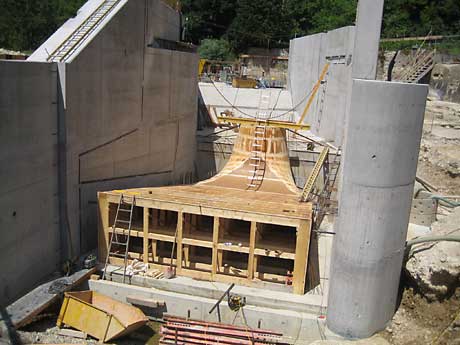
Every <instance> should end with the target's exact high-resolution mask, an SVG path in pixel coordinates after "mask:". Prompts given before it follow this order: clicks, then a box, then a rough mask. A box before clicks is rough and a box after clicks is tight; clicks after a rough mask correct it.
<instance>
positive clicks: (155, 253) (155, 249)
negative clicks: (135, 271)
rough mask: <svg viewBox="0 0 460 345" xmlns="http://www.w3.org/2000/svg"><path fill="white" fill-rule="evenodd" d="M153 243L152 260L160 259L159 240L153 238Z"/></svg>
mask: <svg viewBox="0 0 460 345" xmlns="http://www.w3.org/2000/svg"><path fill="white" fill-rule="evenodd" d="M151 243H152V260H153V261H158V242H157V240H151Z"/></svg>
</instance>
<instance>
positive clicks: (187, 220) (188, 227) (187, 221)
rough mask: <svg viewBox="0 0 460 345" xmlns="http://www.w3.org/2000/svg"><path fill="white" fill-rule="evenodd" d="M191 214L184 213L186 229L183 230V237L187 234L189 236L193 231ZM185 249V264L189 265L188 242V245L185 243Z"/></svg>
mask: <svg viewBox="0 0 460 345" xmlns="http://www.w3.org/2000/svg"><path fill="white" fill-rule="evenodd" d="M191 217H192V216H191V214H184V230H183V236H182V237H185V236H188V235H190V233H191V226H192V224H191ZM183 247H184V249H183V253H184V254H183V256H184V257H183V260H184V262H185V266H187V267H188V266H189V265H190V246H189V245H188V244H186V245H183Z"/></svg>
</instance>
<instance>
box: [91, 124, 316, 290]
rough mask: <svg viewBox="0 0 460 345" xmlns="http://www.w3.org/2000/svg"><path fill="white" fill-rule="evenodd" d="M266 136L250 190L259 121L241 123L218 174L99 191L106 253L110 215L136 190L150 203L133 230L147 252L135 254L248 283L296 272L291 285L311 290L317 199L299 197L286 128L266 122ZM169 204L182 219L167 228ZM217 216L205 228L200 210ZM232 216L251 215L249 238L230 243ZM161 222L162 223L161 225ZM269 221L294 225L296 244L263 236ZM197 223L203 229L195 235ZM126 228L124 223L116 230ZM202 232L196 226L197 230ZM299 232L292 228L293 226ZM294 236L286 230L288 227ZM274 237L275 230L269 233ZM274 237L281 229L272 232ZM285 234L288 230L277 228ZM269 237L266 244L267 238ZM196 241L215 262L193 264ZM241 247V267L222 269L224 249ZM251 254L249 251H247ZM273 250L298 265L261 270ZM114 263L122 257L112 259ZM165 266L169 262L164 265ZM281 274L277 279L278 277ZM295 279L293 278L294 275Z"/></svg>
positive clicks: (140, 201)
mask: <svg viewBox="0 0 460 345" xmlns="http://www.w3.org/2000/svg"><path fill="white" fill-rule="evenodd" d="M266 133H267V134H266V142H265V144H264V145H263V148H262V151H263V153H264V154H263V157H264V161H265V169H266V171H265V174H264V179H263V181H262V183H261V184H260V186H259V188H258V189H257V190H256V191H254V190H248V189H247V184H248V176H249V174H250V169H251V168H250V166H249V159H250V152H251V148H252V141H253V136H254V128H253V127H252V128H251V127H242V128H240V130H239V135H238V139H237V141H236V143H235V147H234V150H233V153H232V157H231V158H230V160H229V162H228V163H227V165H226V166H225V167H224V169H223V170H222V171H221V172H220V173H219V174H217V175H216V176H214V177H213V178H211V179H208V180H206V181H202V182H200V183H197V184H194V185H186V186H168V187H155V188H136V189H129V190H123V191H120V190H117V191H109V192H100V193H99V207H100V214H101V225H102V226H101V232H100V236H99V238H100V244H99V247H100V257H101V258H104V257H105V255H106V250H107V244H108V240H109V234H110V232H111V231H112V228H111V226H112V224H113V220H111V219H110V216H109V212H110V210H109V208H110V204H113V206H112V207H115V206H116V204H117V203H118V201H119V198H120V194H123V195H124V197H125V198H128V200H129V199H130V198H131V197H133V196H135V198H136V206H137V207H139V208H143V217H141V218H142V220H141V222H143V225H142V226H140V227H139V229H135V230H134V231H132V232H131V235H132V236H134V237H141V238H143V240H142V253H137V254H136V253H131V252H130V255H131V258H132V259H134V258H138V259H141V260H144V262H149V263H151V264H152V266H154V267H157V266H161V264H163V265H167V264H168V263H172V264H173V265H175V267H176V271H177V274H178V275H184V276H190V277H193V278H197V279H204V280H212V281H221V282H235V283H238V284H241V285H248V286H261V285H263V284H262V282H261V280H260V279H259V278H260V277H262V278H264V277H267V276H269V277H272V276H273V277H276V278H277V279H278V280H277V281H278V282H280V280H279V279H286V281H289V274H292V286H289V288H290V291H293V292H294V293H297V294H303V293H304V291H305V281H306V270H307V258H308V251H309V243H310V227H311V215H312V205H311V203H305V202H300V201H299V195H300V191H299V190H298V189H297V187H296V186H295V183H294V180H293V177H292V173H291V169H290V165H289V156H288V150H287V145H286V136H285V131H284V130H283V129H279V128H267V130H266ZM164 211H172V212H177V221H175V223H174V224H175V225H172V226H169V228H168V229H165V228H161V227H160V226H159V225H160V223H161V217H165V212H164ZM202 216H209V217H213V222H212V225H211V227H210V230H209V231H210V232H208V234H209V235H207V234H203V233H202V232H201V230H202V229H201V228H200V226H201V224H200V222H199V221H197V217H202ZM229 220H243V221H246V222H249V223H250V224H249V225H248V229H249V231H248V235H247V240H241V239H240V240H239V242H240V243H239V244H235V243H232V244H228V243H224V242H225V241H224V240H223V236H225V234H226V233H227V226H228V221H229ZM156 224H158V226H157V225H156ZM267 225H276V226H280V227H279V228H278V231H281V232H283V231H288V230H289V228H283V227H291V229H294V231H295V239H294V242H293V243H292V246H291V247H289V246H288V247H289V248H288V247H286V246H285V245H284V243H281V242H282V241H280V240H278V239H275V240H273V239H272V240H270V238H268V239H267V238H265V239H263V241H262V239H261V236H260V234H261V233H262V232H263V231H262V229H263V228H264V227H265V226H267ZM191 228H194V229H198V230H197V234H196V235H191ZM116 231H117V232H118V233H123V230H122V229H116ZM194 231H195V230H194ZM291 231H292V230H291ZM286 235H287V233H286ZM267 236H268V235H267ZM273 236H276V234H275V235H273ZM278 236H279V238H282V237H283V236H285V235H284V234H281V233H280V234H278ZM160 242H169V243H172V242H177V249H176V258H175V259H174V258H173V259H172V262H171V257H170V255H169V256H168V257H161V256H160V255H159V251H157V244H158V243H160ZM262 242H263V243H262ZM194 247H200V248H209V249H208V250H210V252H209V253H210V254H209V255H210V256H211V258H210V262H209V263H208V264H206V263H196V264H193V265H190V256H191V255H192V254H193V251H194V249H196V248H194ZM229 252H233V253H240V254H243V256H242V257H244V258H245V259H244V260H243V261H244V262H243V263H241V264H242V265H243V266H245V265H246V266H245V267H244V268H243V269H240V270H239V273H238V274H234V275H232V274H231V272H230V273H229V270H228V269H225V271H223V266H224V264H223V260H224V257H223V255H224V253H229ZM245 255H247V258H246V256H245ZM264 257H270V258H276V259H279V260H293V270H292V272H291V273H287V272H286V273H285V274H284V276H283V275H282V276H280V275H274V274H265V275H264V274H260V272H259V271H258V265H259V263H260V260H261V258H264ZM110 261H111V262H113V263H120V261H119V260H117V259H116V258H113V259H111V260H110ZM163 267H164V266H163ZM275 280H276V279H275ZM288 285H290V282H288Z"/></svg>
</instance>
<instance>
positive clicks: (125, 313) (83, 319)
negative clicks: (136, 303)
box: [56, 291, 148, 342]
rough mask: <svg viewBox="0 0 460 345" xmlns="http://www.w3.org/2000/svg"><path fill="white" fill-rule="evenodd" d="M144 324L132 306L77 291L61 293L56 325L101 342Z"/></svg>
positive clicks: (139, 313)
mask: <svg viewBox="0 0 460 345" xmlns="http://www.w3.org/2000/svg"><path fill="white" fill-rule="evenodd" d="M147 321H148V319H147V317H146V316H145V315H144V313H142V311H141V310H140V309H138V308H136V307H133V306H130V305H128V304H124V303H121V302H118V301H115V300H113V299H111V298H110V297H107V296H104V295H102V294H99V293H97V292H94V291H79V292H68V293H66V294H65V297H64V302H63V303H62V307H61V312H60V313H59V317H58V320H57V323H56V324H57V326H58V327H62V326H63V325H64V324H65V325H67V326H70V327H73V328H76V329H78V330H81V331H83V332H85V333H87V334H89V335H91V336H92V337H94V338H96V339H98V340H100V341H103V342H105V341H109V340H111V339H114V338H119V337H121V336H123V335H126V334H129V333H131V332H132V331H134V330H136V329H138V328H139V327H141V326H143V325H145V324H146V323H147Z"/></svg>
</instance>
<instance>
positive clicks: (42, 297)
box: [6, 267, 96, 329]
mask: <svg viewBox="0 0 460 345" xmlns="http://www.w3.org/2000/svg"><path fill="white" fill-rule="evenodd" d="M94 272H96V268H95V267H93V268H91V269H83V270H80V271H78V272H75V273H74V274H72V275H71V276H69V277H62V278H57V279H54V280H52V281H49V282H47V283H45V284H42V285H40V286H39V287H37V288H35V289H34V290H32V291H30V292H29V293H28V294H26V295H24V296H23V297H21V298H20V299H18V300H17V301H16V302H14V303H12V304H11V305H9V306H8V307H6V313H7V315H8V317H9V319H10V321H11V324H12V325H13V327H15V328H16V329H17V328H20V327H22V326H24V325H26V324H28V323H29V322H31V321H33V319H34V317H35V316H37V315H38V314H40V313H41V312H42V311H43V310H45V309H46V308H48V307H49V306H50V305H51V304H52V303H54V302H56V301H58V300H59V296H60V295H61V294H62V292H66V291H70V290H71V289H72V288H73V287H74V286H77V285H79V284H81V283H82V282H83V281H85V280H87V279H88V278H89V277H90V276H91V274H93V273H94Z"/></svg>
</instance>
